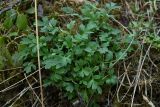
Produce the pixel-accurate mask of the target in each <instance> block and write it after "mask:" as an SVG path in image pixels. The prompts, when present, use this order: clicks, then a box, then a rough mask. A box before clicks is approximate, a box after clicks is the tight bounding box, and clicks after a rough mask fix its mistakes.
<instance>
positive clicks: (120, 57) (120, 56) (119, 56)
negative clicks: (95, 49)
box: [116, 51, 127, 60]
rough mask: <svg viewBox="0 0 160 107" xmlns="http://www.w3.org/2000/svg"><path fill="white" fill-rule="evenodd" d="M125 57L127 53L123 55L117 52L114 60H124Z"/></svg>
mask: <svg viewBox="0 0 160 107" xmlns="http://www.w3.org/2000/svg"><path fill="white" fill-rule="evenodd" d="M126 56H127V53H124V52H121V51H120V52H117V53H116V59H117V60H118V59H124V58H125V57H126Z"/></svg>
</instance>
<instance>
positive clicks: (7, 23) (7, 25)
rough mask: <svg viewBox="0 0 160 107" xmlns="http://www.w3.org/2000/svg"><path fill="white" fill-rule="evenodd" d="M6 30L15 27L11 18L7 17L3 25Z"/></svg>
mask: <svg viewBox="0 0 160 107" xmlns="http://www.w3.org/2000/svg"><path fill="white" fill-rule="evenodd" d="M3 26H4V28H6V29H9V28H11V27H12V26H13V21H12V18H11V17H7V18H6V19H5V21H4V23H3Z"/></svg>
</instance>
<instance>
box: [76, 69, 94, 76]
mask: <svg viewBox="0 0 160 107" xmlns="http://www.w3.org/2000/svg"><path fill="white" fill-rule="evenodd" d="M91 72H92V69H91V68H83V69H82V70H81V71H80V73H79V75H80V76H81V77H84V76H89V74H90V73H91Z"/></svg>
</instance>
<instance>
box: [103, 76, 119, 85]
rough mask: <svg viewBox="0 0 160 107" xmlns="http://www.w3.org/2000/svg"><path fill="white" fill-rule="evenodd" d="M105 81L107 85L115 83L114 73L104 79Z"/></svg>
mask: <svg viewBox="0 0 160 107" xmlns="http://www.w3.org/2000/svg"><path fill="white" fill-rule="evenodd" d="M106 83H107V84H109V85H115V84H116V83H117V77H116V76H115V75H113V76H111V77H110V78H108V79H107V80H106Z"/></svg>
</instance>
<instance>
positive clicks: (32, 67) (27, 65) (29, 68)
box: [23, 62, 36, 74]
mask: <svg viewBox="0 0 160 107" xmlns="http://www.w3.org/2000/svg"><path fill="white" fill-rule="evenodd" d="M23 66H25V68H24V71H25V72H26V73H27V74H28V73H30V72H31V71H32V70H36V66H35V65H34V64H33V63H32V62H26V63H24V64H23Z"/></svg>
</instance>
